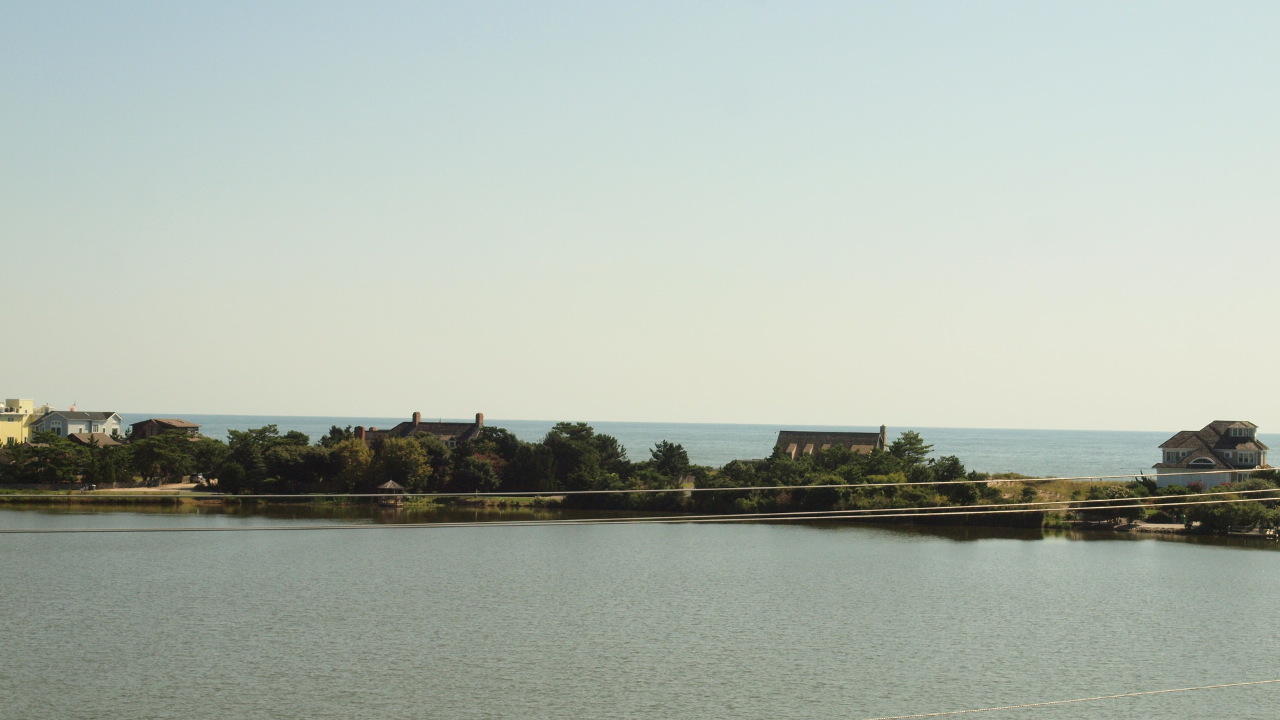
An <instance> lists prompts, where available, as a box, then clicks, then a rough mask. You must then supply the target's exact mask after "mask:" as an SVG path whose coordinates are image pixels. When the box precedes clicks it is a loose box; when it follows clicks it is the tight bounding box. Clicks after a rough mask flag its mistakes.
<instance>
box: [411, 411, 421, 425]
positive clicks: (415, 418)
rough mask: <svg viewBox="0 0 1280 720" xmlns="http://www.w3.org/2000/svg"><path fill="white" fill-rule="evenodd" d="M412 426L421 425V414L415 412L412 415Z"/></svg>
mask: <svg viewBox="0 0 1280 720" xmlns="http://www.w3.org/2000/svg"><path fill="white" fill-rule="evenodd" d="M413 424H414V425H421V424H422V413H420V412H417V411H415V412H414V413H413Z"/></svg>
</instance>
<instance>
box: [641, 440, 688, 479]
mask: <svg viewBox="0 0 1280 720" xmlns="http://www.w3.org/2000/svg"><path fill="white" fill-rule="evenodd" d="M649 456H650V458H651V459H652V461H653V467H654V469H655V470H657V471H658V472H659V473H660V474H662V475H665V476H666V477H669V478H671V479H673V480H679V479H680V478H682V477H684V475H685V473H687V472H688V471H689V453H687V452H685V449H684V446H683V445H679V444H676V443H671V442H667V441H666V440H661V441H659V442H658V443H657V444H656V445H654V446H653V449H652V450H650V451H649Z"/></svg>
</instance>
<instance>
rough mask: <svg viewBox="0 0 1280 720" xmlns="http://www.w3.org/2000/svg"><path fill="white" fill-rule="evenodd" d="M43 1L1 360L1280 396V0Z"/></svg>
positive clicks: (286, 374) (551, 381) (1065, 418)
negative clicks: (1278, 373) (1279, 270)
mask: <svg viewBox="0 0 1280 720" xmlns="http://www.w3.org/2000/svg"><path fill="white" fill-rule="evenodd" d="M2 13H3V20H2V21H0V98H2V99H3V107H4V112H3V113H0V250H2V252H0V273H2V275H3V278H4V288H5V290H6V293H5V297H6V302H5V303H4V305H3V307H4V308H5V310H6V312H5V319H4V322H3V325H0V327H3V328H4V334H5V340H6V342H5V344H6V346H7V352H4V353H3V354H0V395H2V396H3V397H19V398H32V399H34V400H35V401H36V402H37V403H49V404H51V405H54V406H55V407H65V406H68V405H70V404H71V403H73V402H74V403H77V404H78V406H79V408H80V409H82V410H115V411H119V412H128V411H143V410H154V411H160V410H164V411H170V412H187V413H192V414H196V413H224V414H265V415H325V416H383V417H399V416H406V415H408V414H409V413H410V412H412V411H414V410H420V411H422V412H423V413H424V415H428V416H436V417H453V418H465V417H469V416H471V415H472V414H474V413H475V412H484V413H485V414H486V416H487V417H490V418H504V419H544V420H621V421H626V420H630V421H656V422H723V423H782V424H826V425H853V426H874V425H879V424H887V425H890V426H894V425H897V426H918V427H1000V428H1050V429H1058V428H1061V429H1077V428H1078V429H1111V430H1179V429H1184V428H1198V427H1201V426H1203V425H1204V424H1205V423H1207V422H1209V421H1210V420H1214V419H1245V420H1252V421H1254V422H1256V423H1258V425H1259V426H1260V428H1261V430H1262V431H1263V432H1275V431H1277V430H1280V385H1278V384H1277V382H1276V380H1275V373H1274V369H1273V366H1271V365H1270V362H1269V360H1268V359H1269V358H1274V357H1275V356H1276V355H1277V354H1278V351H1280V341H1278V340H1277V334H1276V333H1275V331H1274V317H1275V312H1276V310H1277V307H1278V306H1280V289H1278V286H1277V283H1276V281H1275V275H1274V269H1275V268H1276V266H1277V262H1278V261H1280V243H1278V242H1277V239H1278V238H1280V232H1278V231H1280V212H1277V210H1278V207H1277V205H1278V202H1280V133H1278V132H1277V131H1276V129H1277V128H1280V94H1278V93H1276V92H1275V89H1276V88H1277V87H1280V52H1277V50H1276V46H1275V38H1276V37H1280V4H1276V3H1273V2H1230V3H1212V4H1211V3H1204V2H1180V1H1178V0H1162V1H1160V2H1141V1H1139V2H1126V3H1115V2H1090V1H1088V0H1084V1H1080V2H1037V3H1027V2H1012V1H1010V2H982V1H975V2H965V3H955V2H941V1H939V2H909V1H908V2H894V3H885V2H851V1H849V0H841V1H840V2H823V1H814V2H800V3H795V2H763V1H754V0H746V1H739V2H732V3H730V2H703V3H687V2H663V1H662V0H657V1H654V2H645V3H628V2H621V3H599V2H574V1H557V0H550V1H548V2H541V3H524V2H484V1H483V0H481V1H478V2H467V3H452V2H451V3H433V2H418V1H415V2H400V1H398V0H386V1H381V2H379V1H377V0H375V1H373V2H367V3H361V4H359V6H357V4H355V3H350V4H343V3H326V4H323V5H321V4H317V3H304V2H293V1H292V0H280V1H279V2H268V3H259V2H252V3H250V2H235V1H229V2H222V3H192V2H172V1H171V0H165V1H164V2H147V1H145V0H144V1H139V2H131V3H108V2H64V3H33V2H20V3H9V4H7V5H6V6H5V7H4V9H3V11H2Z"/></svg>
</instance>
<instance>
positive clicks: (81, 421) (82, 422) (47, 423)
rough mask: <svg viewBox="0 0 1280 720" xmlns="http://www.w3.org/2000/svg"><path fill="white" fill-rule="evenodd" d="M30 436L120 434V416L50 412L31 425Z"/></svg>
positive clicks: (104, 413) (113, 414)
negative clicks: (48, 434) (49, 434)
mask: <svg viewBox="0 0 1280 720" xmlns="http://www.w3.org/2000/svg"><path fill="white" fill-rule="evenodd" d="M31 432H32V434H35V433H38V432H51V433H54V434H55V435H59V436H61V437H66V436H68V435H71V434H73V433H104V434H107V435H119V434H120V415H119V414H118V413H113V412H85V411H80V410H75V409H71V410H50V411H49V412H46V413H45V414H43V415H41V416H40V417H39V418H38V419H37V420H36V421H35V422H34V423H32V425H31Z"/></svg>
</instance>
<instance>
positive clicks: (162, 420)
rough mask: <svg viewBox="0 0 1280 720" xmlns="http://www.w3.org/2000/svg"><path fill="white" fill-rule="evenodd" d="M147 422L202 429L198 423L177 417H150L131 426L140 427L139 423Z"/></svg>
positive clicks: (144, 423)
mask: <svg viewBox="0 0 1280 720" xmlns="http://www.w3.org/2000/svg"><path fill="white" fill-rule="evenodd" d="M147 423H155V424H157V425H164V426H165V427H168V428H173V429H174V430H192V429H196V430H198V429H200V425H198V424H197V423H193V422H187V421H186V420H179V419H177V418H148V419H146V420H142V421H140V422H136V423H133V424H132V425H130V426H129V427H138V426H139V425H146V424H147Z"/></svg>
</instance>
